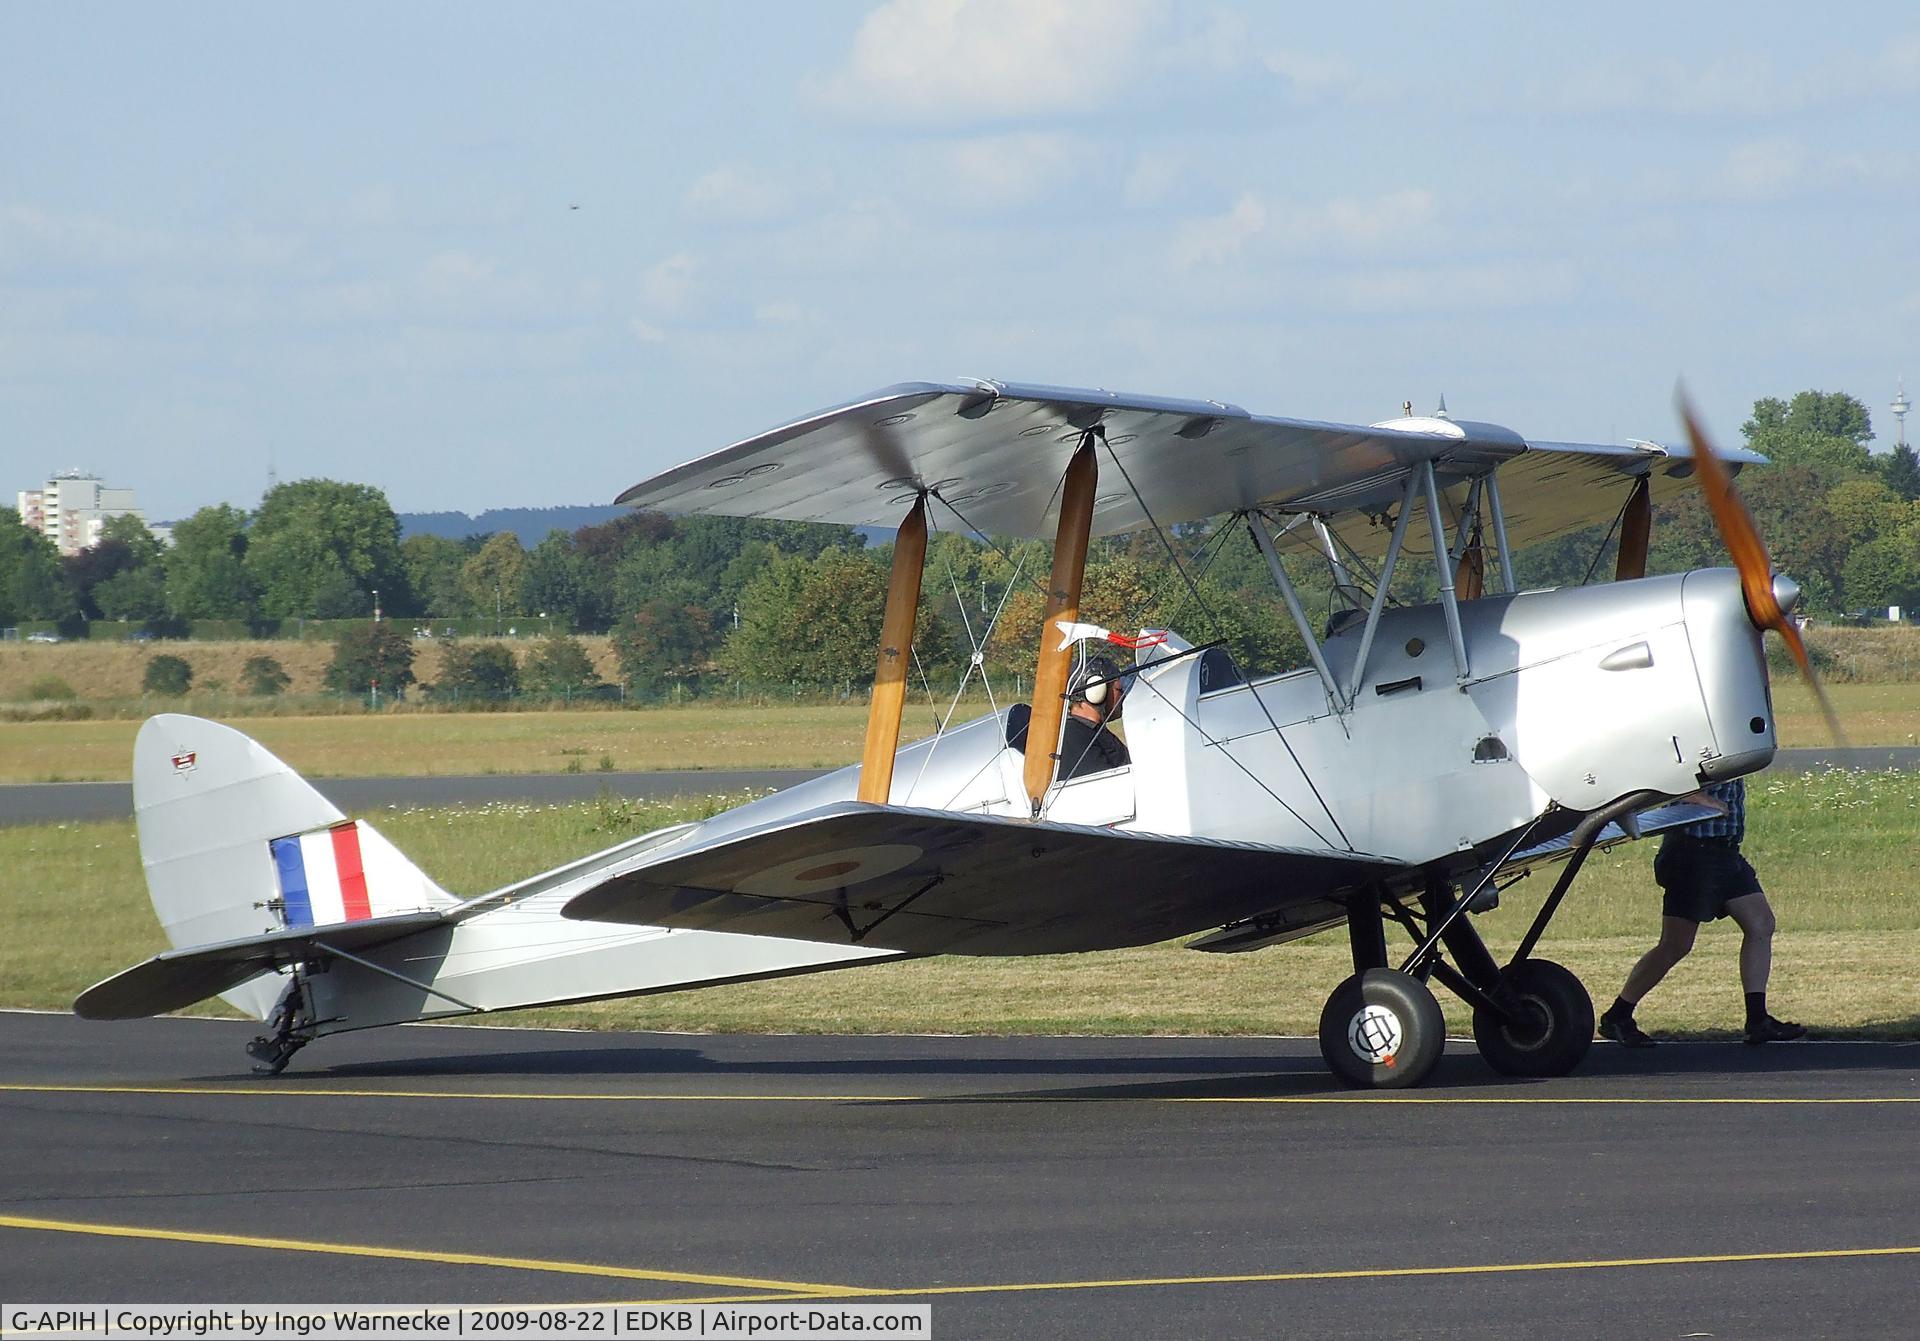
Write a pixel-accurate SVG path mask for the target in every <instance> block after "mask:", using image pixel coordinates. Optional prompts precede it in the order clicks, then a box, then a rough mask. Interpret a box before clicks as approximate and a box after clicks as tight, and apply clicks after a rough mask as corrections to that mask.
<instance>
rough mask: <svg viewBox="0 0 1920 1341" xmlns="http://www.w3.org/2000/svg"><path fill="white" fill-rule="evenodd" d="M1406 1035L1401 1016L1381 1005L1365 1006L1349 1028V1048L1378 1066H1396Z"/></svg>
mask: <svg viewBox="0 0 1920 1341" xmlns="http://www.w3.org/2000/svg"><path fill="white" fill-rule="evenodd" d="M1404 1036H1405V1032H1404V1030H1403V1029H1402V1028H1401V1025H1400V1017H1399V1016H1398V1015H1395V1014H1394V1013H1393V1012H1392V1011H1391V1010H1389V1009H1387V1008H1386V1007H1385V1006H1381V1005H1373V1004H1369V1005H1366V1006H1362V1007H1361V1008H1360V1009H1359V1010H1358V1011H1356V1012H1355V1013H1354V1017H1353V1019H1352V1021H1351V1022H1350V1023H1349V1024H1348V1025H1347V1046H1348V1047H1350V1048H1352V1049H1353V1052H1354V1055H1355V1056H1356V1057H1363V1058H1365V1059H1366V1060H1367V1061H1370V1062H1373V1063H1374V1064H1375V1065H1379V1066H1392V1065H1393V1059H1394V1055H1395V1054H1396V1053H1398V1052H1399V1051H1400V1043H1401V1040H1402V1039H1403V1038H1404Z"/></svg>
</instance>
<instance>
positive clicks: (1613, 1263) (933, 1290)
mask: <svg viewBox="0 0 1920 1341" xmlns="http://www.w3.org/2000/svg"><path fill="white" fill-rule="evenodd" d="M1870 1257H1920V1244H1915V1245H1912V1246H1903V1247H1897V1248H1816V1249H1809V1250H1804V1251H1791V1252H1770V1253H1694V1254H1689V1255H1687V1256H1685V1257H1614V1258H1600V1259H1594V1260H1572V1261H1559V1262H1485V1263H1472V1264H1468V1265H1464V1266H1425V1267H1359V1268H1351V1269H1346V1270H1332V1271H1261V1272H1248V1273H1245V1274H1242V1275H1231V1276H1224V1275H1223V1276H1141V1277H1135V1278H1122V1279H1117V1280H1056V1281H1024V1282H1019V1283H1007V1284H984V1285H929V1286H922V1287H920V1288H917V1289H914V1288H893V1289H876V1290H865V1291H862V1292H861V1295H860V1297H861V1298H863V1299H873V1298H889V1299H925V1298H930V1297H932V1296H935V1295H962V1294H1033V1293H1041V1292H1047V1291H1059V1290H1140V1289H1155V1288H1165V1287H1169V1286H1182V1285H1186V1286H1200V1285H1267V1284H1278V1283H1289V1282H1291V1283H1301V1282H1311V1281H1344V1280H1396V1279H1412V1278H1431V1277H1435V1276H1499V1275H1515V1274H1519V1273H1522V1272H1531V1271H1618V1270H1627V1269H1631V1268H1636V1267H1643V1268H1644V1267H1672V1266H1721V1265H1726V1264H1729V1263H1738V1262H1809V1261H1837V1260H1841V1259H1846V1258H1870ZM759 1297H760V1298H765V1297H766V1296H759ZM800 1297H803V1298H810V1299H819V1298H822V1297H824V1296H821V1295H817V1294H816V1295H806V1296H800ZM744 1299H745V1296H734V1297H730V1298H715V1299H708V1300H700V1301H697V1302H700V1303H740V1302H743V1301H744ZM621 1302H622V1304H623V1305H627V1306H631V1307H649V1306H657V1305H665V1304H672V1303H681V1302H695V1301H690V1300H671V1299H637V1300H623V1301H621Z"/></svg>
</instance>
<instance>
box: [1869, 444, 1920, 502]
mask: <svg viewBox="0 0 1920 1341" xmlns="http://www.w3.org/2000/svg"><path fill="white" fill-rule="evenodd" d="M1875 459H1876V460H1877V461H1878V462H1879V464H1880V478H1881V479H1883V480H1885V481H1886V482H1887V487H1888V488H1889V489H1891V490H1893V491H1894V492H1895V493H1896V494H1898V495H1900V497H1902V498H1904V499H1905V500H1906V501H1907V502H1909V503H1911V502H1912V501H1913V500H1914V499H1916V498H1920V456H1915V455H1914V451H1913V448H1911V447H1909V446H1907V444H1906V443H1904V442H1903V443H1901V444H1900V445H1899V446H1897V447H1895V448H1894V449H1893V450H1892V451H1891V452H1888V453H1887V454H1886V455H1885V456H1882V457H1876V458H1875Z"/></svg>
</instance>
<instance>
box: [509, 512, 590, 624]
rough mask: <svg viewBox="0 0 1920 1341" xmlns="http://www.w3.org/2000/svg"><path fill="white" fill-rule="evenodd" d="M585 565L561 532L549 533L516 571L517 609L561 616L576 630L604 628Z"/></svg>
mask: <svg viewBox="0 0 1920 1341" xmlns="http://www.w3.org/2000/svg"><path fill="white" fill-rule="evenodd" d="M592 585H593V584H592V582H591V580H590V579H589V577H588V574H587V566H586V564H585V562H584V561H583V560H582V559H581V557H580V556H579V554H577V553H575V551H574V548H573V540H572V539H571V537H569V536H568V535H567V533H566V532H565V531H550V532H548V534H547V538H546V539H545V540H542V541H541V542H540V543H539V544H537V545H535V546H534V547H533V548H532V549H531V550H529V551H528V552H527V560H526V564H525V565H524V566H523V567H522V568H521V570H520V608H521V609H522V610H526V611H528V612H530V613H532V614H546V615H564V616H565V617H566V620H567V623H568V624H570V625H572V626H573V627H574V628H576V629H603V628H605V627H606V624H605V622H604V620H605V608H606V603H605V602H604V601H600V600H597V599H595V598H594V596H593V593H592Z"/></svg>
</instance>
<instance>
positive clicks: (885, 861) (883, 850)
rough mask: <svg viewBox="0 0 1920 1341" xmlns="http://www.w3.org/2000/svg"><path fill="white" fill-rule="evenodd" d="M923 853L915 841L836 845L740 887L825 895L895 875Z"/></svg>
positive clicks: (754, 891)
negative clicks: (841, 846)
mask: <svg viewBox="0 0 1920 1341" xmlns="http://www.w3.org/2000/svg"><path fill="white" fill-rule="evenodd" d="M924 852H925V849H924V848H921V847H919V846H917V845H916V844H913V843H869V844H866V845H865V846H862V847H845V848H836V849H835V850H834V851H831V852H819V853H815V854H814V855H813V856H810V857H799V858H796V859H795V860H793V861H783V862H781V863H780V864H779V865H778V866H772V867H769V868H767V869H766V870H764V871H759V872H756V873H755V874H753V875H750V876H748V877H747V878H746V879H744V880H742V881H741V882H740V884H739V885H738V886H737V888H738V890H739V892H740V893H742V894H773V895H786V896H788V897H793V896H796V895H806V894H826V893H829V892H831V891H833V890H836V889H847V888H850V887H851V886H854V885H860V884H865V883H866V882H867V881H869V880H877V879H879V878H880V877H881V876H883V875H892V874H893V873H894V872H895V871H898V870H901V869H903V868H905V867H908V866H911V865H913V863H914V862H916V861H918V860H920V858H921V856H922V855H923V853H924Z"/></svg>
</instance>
